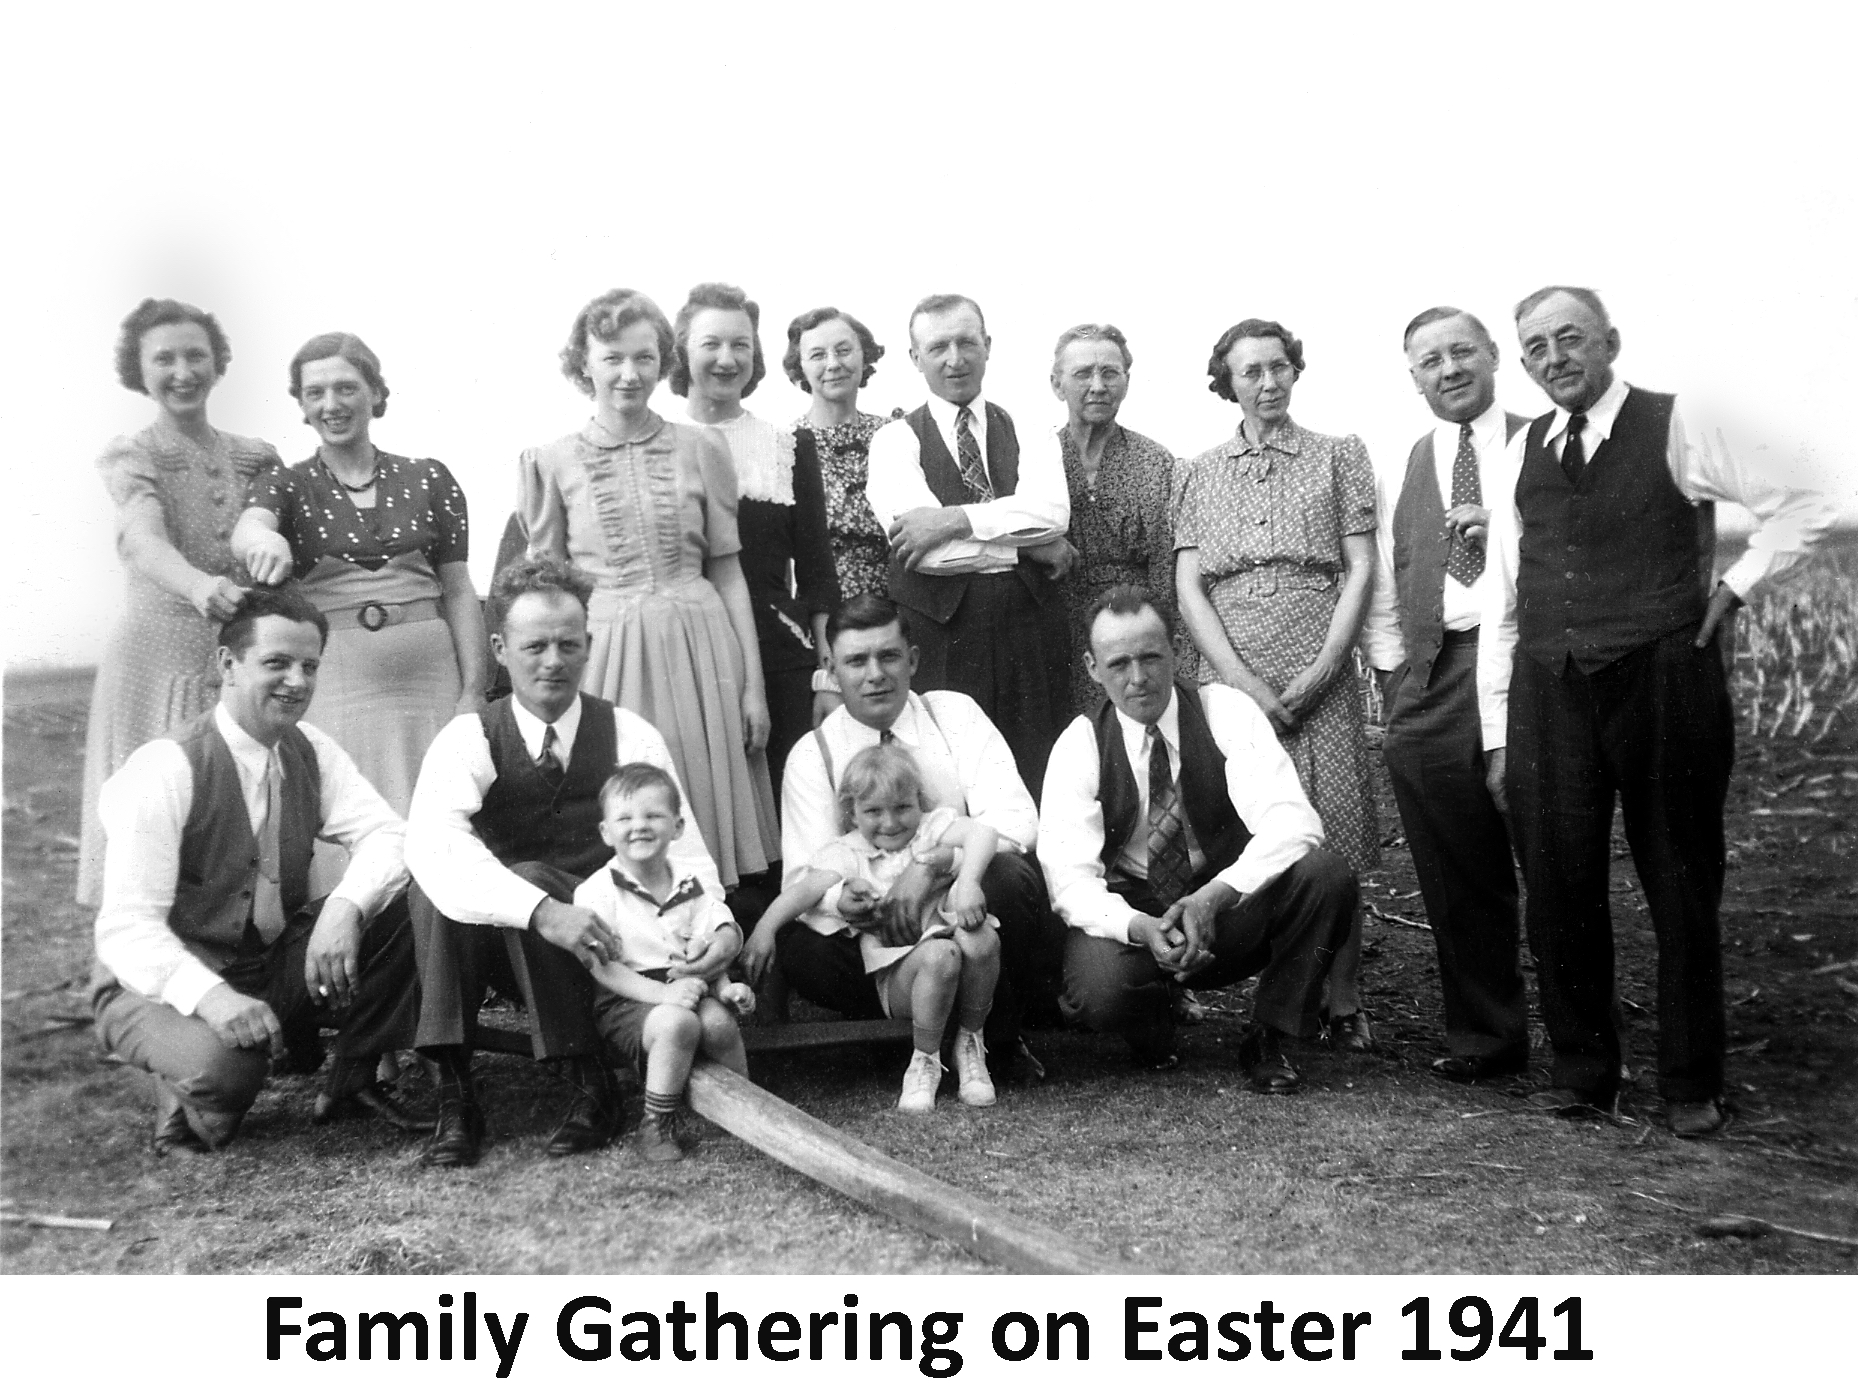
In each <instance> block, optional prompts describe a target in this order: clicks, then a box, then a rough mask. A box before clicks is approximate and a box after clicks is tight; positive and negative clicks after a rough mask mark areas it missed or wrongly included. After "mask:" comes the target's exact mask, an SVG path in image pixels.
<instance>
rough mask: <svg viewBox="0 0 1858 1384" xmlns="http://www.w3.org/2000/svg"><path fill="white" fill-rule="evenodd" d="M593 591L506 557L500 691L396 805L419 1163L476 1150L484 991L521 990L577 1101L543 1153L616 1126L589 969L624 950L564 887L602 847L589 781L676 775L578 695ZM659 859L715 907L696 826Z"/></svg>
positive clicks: (634, 719) (537, 1034)
mask: <svg viewBox="0 0 1858 1384" xmlns="http://www.w3.org/2000/svg"><path fill="white" fill-rule="evenodd" d="M592 591H593V580H592V579H591V578H590V577H588V576H587V575H586V574H585V573H583V572H581V571H579V570H577V569H575V568H573V567H571V566H569V565H568V564H566V563H563V562H558V561H556V560H554V559H553V558H519V559H518V560H516V561H514V562H512V563H511V564H509V565H508V566H507V567H505V568H503V569H502V570H501V571H499V572H498V574H497V578H496V580H495V581H494V582H493V583H492V584H491V591H490V599H489V601H488V603H487V609H486V614H487V615H488V617H489V623H490V625H491V628H492V630H493V633H492V634H491V649H492V652H493V653H495V655H496V657H497V661H498V662H499V663H501V664H502V665H503V667H504V668H506V669H507V670H508V671H509V674H510V687H511V695H510V696H508V697H506V698H502V699H500V700H498V701H494V702H492V703H491V704H490V705H489V706H487V707H485V708H484V710H483V711H481V712H471V713H468V714H466V715H463V716H460V717H458V718H457V719H455V720H453V721H452V722H451V723H450V724H449V725H447V726H446V727H445V728H444V729H443V730H441V731H440V732H439V733H438V735H437V736H436V737H434V739H433V742H432V744H431V746H430V747H429V748H428V749H427V751H426V758H425V760H424V761H423V762H422V763H421V765H420V770H419V783H418V784H417V786H416V787H415V788H414V790H413V801H412V804H411V806H410V807H409V808H408V810H407V841H406V858H407V866H408V868H409V869H410V870H411V871H412V873H413V880H414V885H415V887H414V888H413V890H412V891H411V895H410V899H411V911H412V920H413V932H414V936H415V938H416V939H417V941H418V952H419V980H420V1003H419V1026H418V1034H417V1037H416V1040H415V1043H416V1046H417V1047H418V1048H419V1051H420V1053H421V1055H422V1056H424V1057H426V1058H427V1059H428V1060H430V1061H431V1062H432V1063H433V1064H434V1065H435V1066H436V1067H437V1068H438V1072H439V1124H438V1129H437V1130H436V1131H435V1132H434V1134H433V1137H432V1142H431V1143H430V1144H429V1145H428V1146H427V1148H426V1153H425V1161H426V1163H427V1164H428V1165H430V1166H434V1167H466V1166H469V1165H470V1164H473V1163H475V1162H476V1161H477V1159H478V1155H479V1153H480V1151H481V1149H482V1145H483V1140H484V1134H485V1120H484V1113H483V1107H482V1106H481V1104H480V1103H479V1101H478V1095H477V1088H476V1084H475V1082H474V1081H473V1079H472V1074H471V1061H472V1050H473V1048H474V1046H475V1040H476V1031H477V1015H478V1009H479V1008H480V1006H481V1005H482V1003H483V1000H484V995H485V990H486V987H487V986H488V985H492V984H494V985H496V987H497V988H498V990H499V991H501V992H502V993H503V994H506V995H520V996H522V998H523V1000H524V1003H525V1006H526V1008H527V1011H528V1019H529V1028H530V1045H531V1051H532V1052H533V1053H534V1054H535V1056H536V1057H538V1058H542V1059H548V1060H552V1061H556V1062H558V1063H559V1065H560V1067H561V1069H562V1073H563V1075H564V1076H565V1077H566V1078H567V1081H568V1084H569V1085H570V1086H571V1087H572V1088H573V1089H574V1092H575V1095H574V1099H573V1100H572V1102H571V1103H570V1104H569V1107H568V1109H567V1111H566V1113H565V1114H564V1115H563V1117H562V1118H561V1120H560V1122H559V1123H558V1124H557V1125H556V1127H555V1129H554V1132H553V1133H552V1134H551V1136H550V1138H549V1141H548V1144H547V1148H546V1151H547V1152H548V1153H549V1154H551V1155H553V1156H556V1157H562V1156H566V1155H570V1154H578V1153H585V1152H587V1151H588V1150H590V1149H595V1148H598V1147H600V1146H601V1145H602V1144H605V1143H606V1142H608V1141H609V1140H611V1139H612V1138H613V1136H614V1135H615V1134H617V1133H618V1132H619V1125H620V1118H621V1114H622V1106H621V1101H620V1092H619V1089H618V1086H617V1084H616V1082H615V1080H614V1076H613V1072H612V1070H611V1068H610V1066H609V1064H608V1061H607V1059H606V1056H605V1054H604V1052H603V1050H602V1044H601V1041H600V1035H599V1033H598V1031H597V1030H596V1028H595V1026H594V1021H593V1003H594V994H595V991H594V985H593V981H592V979H591V978H590V977H589V976H588V974H587V969H588V967H589V966H590V965H591V964H592V963H593V962H594V961H596V960H599V961H614V960H617V959H618V957H619V943H618V939H617V938H616V937H615V936H614V934H613V932H612V930H611V929H610V928H608V926H607V925H606V924H605V923H604V922H603V921H601V919H600V918H599V916H598V915H596V914H595V913H593V912H591V911H590V910H588V909H585V908H579V907H576V906H575V904H574V902H573V899H574V890H575V888H576V887H577V886H578V885H579V884H580V883H581V881H582V880H584V879H586V878H587V876H589V875H591V874H592V873H593V872H594V871H596V870H597V869H599V868H600V867H601V866H602V865H603V864H605V863H606V861H607V860H608V859H610V858H611V856H612V853H613V851H612V847H611V846H609V845H607V844H606V842H605V841H603V840H602V839H601V836H600V820H601V813H600V788H601V785H602V784H604V783H605V782H606V781H607V779H608V778H609V777H610V776H611V775H612V773H613V771H614V770H615V769H616V768H618V767H619V765H621V764H625V763H630V762H633V761H643V762H645V763H648V764H654V765H656V766H657V767H658V768H660V769H663V770H664V771H665V772H666V773H668V774H670V775H671V776H672V778H673V781H675V780H676V771H675V770H674V769H673V768H672V767H671V756H670V753H669V751H668V750H667V749H666V748H665V742H664V737H663V736H661V735H659V733H658V731H657V730H656V729H655V728H654V727H653V726H652V725H650V724H649V723H648V722H646V721H645V720H644V719H643V718H641V717H639V716H635V715H634V714H633V713H632V712H630V711H627V710H626V709H625V708H623V707H616V706H614V705H613V704H612V703H611V702H607V701H602V700H601V699H600V698H598V697H593V696H588V695H587V694H585V693H583V692H581V690H580V686H581V673H582V671H583V669H584V668H585V667H586V664H587V657H588V651H589V645H588V639H587V600H588V597H589V595H590V594H591V593H592ZM679 791H680V792H682V785H679ZM670 855H671V860H672V863H673V865H674V866H675V867H676V869H677V872H678V873H679V874H680V875H688V876H691V877H693V878H695V879H696V880H697V881H698V883H700V884H701V885H702V886H703V890H704V892H705V893H707V894H709V895H711V896H712V897H713V898H715V899H717V900H721V898H722V896H723V890H722V881H721V880H720V879H719V878H718V876H717V873H716V865H715V863H714V862H713V861H712V860H711V858H710V853H709V850H708V848H707V847H706V846H705V845H704V842H703V838H702V836H701V835H700V834H699V833H698V832H697V831H696V829H695V828H694V827H692V828H690V829H688V830H686V831H685V832H684V834H683V835H682V836H680V837H679V838H678V839H677V841H676V842H674V843H673V844H672V846H671V850H670Z"/></svg>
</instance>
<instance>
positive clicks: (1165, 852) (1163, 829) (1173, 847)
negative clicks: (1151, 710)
mask: <svg viewBox="0 0 1858 1384" xmlns="http://www.w3.org/2000/svg"><path fill="white" fill-rule="evenodd" d="M1186 826H1187V823H1186V822H1185V820H1183V818H1182V817H1181V795H1180V793H1179V792H1178V791H1176V789H1175V785H1174V772H1173V766H1172V764H1171V763H1170V762H1169V759H1168V742H1167V741H1166V740H1164V739H1162V738H1161V731H1160V730H1159V729H1158V728H1157V727H1155V726H1150V727H1149V728H1148V887H1149V889H1150V891H1151V892H1152V893H1153V894H1154V895H1155V897H1156V899H1158V900H1159V901H1160V902H1162V903H1163V904H1171V903H1173V902H1175V901H1176V900H1177V899H1179V898H1180V897H1181V895H1183V894H1185V893H1186V892H1187V885H1188V883H1189V882H1190V881H1191V880H1192V878H1193V864H1192V862H1191V861H1190V860H1189V859H1188V855H1187V831H1186Z"/></svg>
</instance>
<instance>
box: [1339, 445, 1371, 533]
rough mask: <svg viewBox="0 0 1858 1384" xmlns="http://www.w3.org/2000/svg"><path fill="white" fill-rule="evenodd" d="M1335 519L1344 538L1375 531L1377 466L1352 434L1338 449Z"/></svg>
mask: <svg viewBox="0 0 1858 1384" xmlns="http://www.w3.org/2000/svg"><path fill="white" fill-rule="evenodd" d="M1335 517H1336V524H1337V529H1336V532H1338V533H1340V534H1341V535H1342V536H1343V537H1347V536H1348V535H1350V534H1356V533H1368V534H1371V533H1373V532H1374V467H1373V465H1372V464H1371V463H1370V462H1369V461H1368V449H1367V448H1366V447H1365V446H1363V445H1362V442H1361V439H1360V438H1359V437H1357V436H1355V435H1354V434H1353V433H1350V434H1349V435H1348V436H1347V437H1345V438H1343V439H1342V442H1341V445H1340V446H1338V447H1337V448H1336V449H1335Z"/></svg>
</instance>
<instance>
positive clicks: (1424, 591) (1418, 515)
mask: <svg viewBox="0 0 1858 1384" xmlns="http://www.w3.org/2000/svg"><path fill="white" fill-rule="evenodd" d="M1503 426H1504V437H1505V439H1506V440H1507V439H1509V438H1513V437H1515V436H1516V434H1517V433H1518V432H1520V431H1521V430H1522V429H1523V428H1526V427H1528V426H1529V420H1528V419H1527V418H1524V417H1521V416H1520V415H1518V414H1514V413H1506V414H1504V415H1503ZM1480 489H1481V487H1480ZM1493 498H1494V499H1498V500H1500V499H1501V497H1500V496H1496V497H1491V496H1487V497H1486V503H1488V502H1489V500H1490V499H1493ZM1445 508H1446V506H1445V497H1444V496H1442V495H1440V494H1439V470H1438V461H1437V456H1436V454H1435V452H1434V448H1433V435H1432V433H1431V432H1430V431H1428V432H1427V433H1426V435H1425V436H1424V437H1422V438H1420V439H1419V441H1417V442H1415V443H1414V444H1413V450H1412V452H1411V453H1410V454H1408V456H1407V459H1406V480H1405V481H1404V482H1403V483H1402V484H1401V486H1400V498H1399V500H1398V501H1396V502H1395V504H1394V512H1393V566H1394V591H1395V592H1396V594H1397V595H1398V598H1399V601H1400V634H1401V638H1402V640H1403V641H1404V643H1405V645H1406V662H1407V674H1408V676H1409V677H1416V678H1418V679H1419V686H1421V687H1424V686H1426V684H1428V683H1429V682H1431V681H1432V665H1433V663H1434V662H1435V661H1436V660H1437V659H1438V656H1439V649H1440V648H1441V647H1442V646H1443V644H1444V643H1445V561H1446V559H1447V558H1448V557H1450V556H1451V544H1450V543H1449V542H1448V541H1447V540H1446V536H1445Z"/></svg>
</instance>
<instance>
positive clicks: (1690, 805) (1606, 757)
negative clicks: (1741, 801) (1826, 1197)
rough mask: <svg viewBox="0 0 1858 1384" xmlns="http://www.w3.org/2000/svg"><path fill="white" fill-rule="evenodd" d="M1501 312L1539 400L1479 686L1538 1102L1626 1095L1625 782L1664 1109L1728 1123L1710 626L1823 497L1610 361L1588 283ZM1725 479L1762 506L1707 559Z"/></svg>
mask: <svg viewBox="0 0 1858 1384" xmlns="http://www.w3.org/2000/svg"><path fill="white" fill-rule="evenodd" d="M1516 327H1517V334H1518V337H1519V338H1520V340H1521V343H1522V356H1523V366H1524V368H1525V369H1526V370H1527V371H1528V372H1529V376H1530V378H1531V379H1533V380H1534V381H1535V382H1536V384H1538V385H1539V386H1541V388H1542V391H1543V392H1544V393H1545V394H1547V395H1548V397H1549V398H1550V399H1551V400H1552V401H1553V403H1554V405H1555V407H1554V408H1553V409H1552V410H1551V411H1550V412H1548V413H1545V414H1543V415H1542V416H1541V417H1540V418H1537V419H1536V420H1535V421H1534V422H1533V423H1532V424H1530V426H1529V428H1528V429H1527V431H1525V432H1523V433H1521V434H1519V435H1518V437H1517V439H1516V443H1515V447H1516V465H1517V471H1518V474H1517V481H1516V488H1515V491H1514V493H1513V495H1510V496H1507V497H1498V499H1499V501H1500V502H1499V503H1496V504H1495V505H1494V507H1493V510H1492V514H1491V526H1490V540H1489V543H1490V555H1489V556H1490V563H1491V565H1492V566H1493V567H1495V569H1496V571H1497V577H1498V580H1497V581H1496V583H1494V584H1493V586H1492V588H1491V592H1490V605H1489V606H1488V607H1487V609H1486V611H1485V613H1484V618H1483V638H1482V640H1481V641H1480V645H1479V648H1478V701H1479V711H1480V714H1481V716H1482V719H1483V734H1484V751H1485V757H1486V773H1487V776H1488V779H1489V782H1490V785H1491V791H1492V793H1493V794H1494V795H1496V797H1497V800H1498V802H1499V803H1502V802H1504V800H1505V793H1506V792H1507V798H1508V808H1509V812H1510V822H1511V827H1512V830H1513V832H1514V834H1515V837H1516V842H1517V847H1518V850H1519V853H1520V855H1521V859H1522V866H1523V882H1524V885H1525V889H1526V893H1527V899H1528V902H1527V906H1526V927H1527V930H1528V936H1529V946H1530V948H1531V950H1533V951H1534V953H1535V958H1536V988H1537V991H1538V992H1539V994H1540V996H1541V1001H1542V1018H1543V1021H1544V1023H1545V1024H1546V1026H1547V1028H1548V1037H1549V1042H1550V1044H1551V1045H1552V1046H1553V1048H1554V1071H1553V1074H1552V1078H1551V1080H1552V1086H1551V1087H1550V1088H1548V1089H1546V1090H1544V1091H1541V1092H1539V1093H1538V1094H1537V1103H1538V1104H1540V1105H1542V1106H1543V1107H1545V1108H1550V1109H1554V1110H1556V1111H1559V1112H1560V1113H1563V1114H1570V1115H1582V1114H1592V1113H1593V1112H1594V1111H1595V1110H1600V1111H1605V1110H1609V1109H1611V1108H1612V1107H1613V1105H1614V1103H1615V1101H1616V1099H1617V1097H1618V1094H1619V1080H1620V1070H1621V1056H1622V1048H1623V1043H1622V1039H1621V1015H1620V1008H1619V1004H1618V999H1617V996H1616V993H1615V990H1614V978H1613V932H1612V927H1613V924H1612V915H1611V912H1610V910H1609V908H1608V867H1609V856H1610V851H1609V848H1608V842H1609V838H1610V835H1611V827H1612V820H1613V805H1614V800H1615V798H1617V799H1618V800H1619V802H1620V805H1621V807H1622V809H1623V816H1624V823H1625V830H1626V840H1627V843H1628V844H1629V845H1630V846H1631V848H1632V856H1633V860H1634V863H1635V864H1636V865H1637V867H1638V871H1639V882H1640V884H1641V885H1642V886H1643V888H1644V890H1645V902H1646V906H1647V908H1648V910H1649V912H1650V914H1651V920H1652V928H1653V930H1654V931H1655V932H1656V934H1657V938H1658V1091H1659V1094H1660V1095H1662V1096H1663V1097H1664V1100H1665V1113H1666V1118H1667V1120H1668V1121H1669V1123H1670V1126H1671V1129H1672V1131H1673V1132H1674V1133H1676V1134H1678V1135H1679V1136H1680V1137H1685V1138H1697V1137H1701V1136H1705V1135H1709V1134H1713V1133H1715V1132H1716V1131H1717V1130H1718V1129H1720V1128H1721V1127H1722V1124H1723V1108H1722V1088H1723V1057H1724V1052H1723V1049H1724V1041H1725V1040H1724V1032H1725V1027H1724V1018H1723V996H1722V957H1721V937H1720V927H1719V921H1718V909H1719V907H1720V905H1721V902H1722V886H1723V869H1724V852H1723V803H1724V801H1725V799H1726V797H1727V794H1728V787H1729V772H1730V766H1731V763H1732V761H1733V758H1734V754H1735V734H1734V724H1733V719H1732V712H1731V707H1730V703H1729V689H1728V680H1727V675H1726V672H1725V667H1724V663H1725V660H1724V657H1723V652H1722V643H1723V641H1724V640H1726V639H1727V637H1728V635H1727V630H1726V629H1725V626H1726V625H1727V624H1728V623H1729V617H1730V616H1731V614H1732V612H1733V611H1734V610H1735V608H1736V607H1737V606H1739V605H1741V604H1742V602H1743V601H1744V599H1746V597H1747V596H1748V594H1749V592H1750V591H1751V590H1752V589H1753V588H1754V587H1755V585H1756V584H1757V583H1759V582H1760V581H1761V580H1762V579H1763V578H1765V577H1773V576H1779V575H1780V574H1781V573H1782V572H1784V571H1785V570H1786V569H1787V568H1789V567H1790V566H1792V565H1793V564H1794V563H1795V562H1797V561H1798V560H1799V558H1800V557H1801V556H1802V555H1803V554H1804V553H1805V552H1806V551H1807V550H1808V549H1809V548H1810V547H1811V546H1812V544H1813V543H1814V542H1815V541H1816V540H1817V538H1818V537H1819V535H1820V534H1821V533H1823V532H1824V530H1825V529H1826V528H1827V527H1828V526H1829V524H1830V522H1831V517H1832V515H1831V511H1830V509H1829V507H1827V506H1826V505H1825V504H1824V503H1823V502H1822V501H1821V500H1819V499H1818V498H1817V497H1815V496H1814V495H1812V494H1811V493H1810V492H1807V491H1805V490H1801V489H1797V488H1793V487H1790V486H1788V485H1786V484H1783V483H1782V482H1781V480H1780V479H1779V478H1778V477H1777V476H1776V475H1774V474H1771V473H1769V472H1768V471H1765V470H1763V469H1761V468H1758V467H1756V466H1753V465H1751V464H1750V463H1749V460H1748V458H1746V457H1743V456H1738V455H1737V454H1736V453H1735V452H1734V451H1732V450H1731V449H1730V448H1729V447H1728V446H1727V445H1726V443H1725V439H1724V434H1723V432H1722V431H1721V430H1720V429H1718V428H1706V427H1703V426H1701V425H1700V418H1699V415H1698V414H1697V412H1696V411H1695V410H1694V409H1692V408H1690V407H1688V406H1680V404H1679V401H1678V400H1677V399H1676V398H1674V397H1673V396H1671V395H1669V394H1654V393H1652V392H1651V391H1649V390H1643V389H1639V388H1636V387H1633V386H1629V385H1627V384H1626V382H1625V381H1624V380H1621V379H1619V378H1618V376H1617V375H1615V373H1614V370H1613V362H1614V360H1615V359H1616V358H1617V357H1618V355H1619V331H1618V329H1617V328H1615V327H1614V326H1613V324H1612V322H1611V320H1610V319H1609V318H1608V316H1607V311H1606V307H1605V305H1604V304H1603V303H1602V302H1601V301H1600V298H1599V296H1598V295H1597V294H1595V293H1594V292H1593V291H1592V290H1590V289H1584V288H1568V287H1563V286H1559V285H1557V286H1551V287H1549V288H1544V289H1540V290H1538V291H1537V292H1535V293H1532V294H1530V295H1529V296H1528V297H1527V298H1525V299H1523V300H1522V302H1521V303H1519V304H1518V305H1517V307H1516ZM1719 500H1723V501H1733V502H1735V503H1739V504H1741V505H1744V506H1746V507H1747V508H1748V509H1749V510H1750V511H1751V512H1752V513H1753V514H1754V516H1755V521H1756V528H1755V531H1754V533H1753V534H1752V535H1751V536H1750V538H1749V541H1748V549H1747V551H1746V552H1744V553H1743V554H1742V556H1741V557H1740V558H1738V559H1737V560H1736V561H1735V562H1734V563H1732V564H1731V565H1730V566H1729V567H1728V568H1727V570H1725V571H1724V572H1723V574H1722V576H1721V578H1720V579H1717V578H1716V577H1715V576H1714V575H1713V567H1714V555H1715V538H1716V526H1715V504H1716V502H1717V501H1719ZM1502 501H1507V502H1502Z"/></svg>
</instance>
